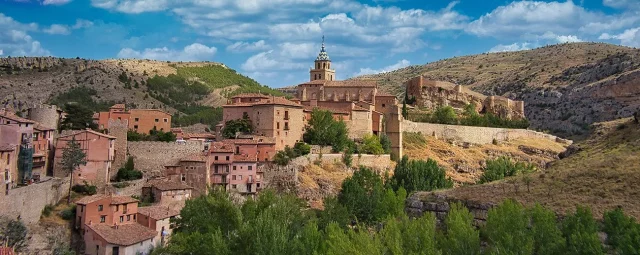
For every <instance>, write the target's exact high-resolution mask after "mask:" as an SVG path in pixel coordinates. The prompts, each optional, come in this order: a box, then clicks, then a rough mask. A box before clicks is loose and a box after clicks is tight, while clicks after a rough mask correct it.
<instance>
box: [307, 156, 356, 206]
mask: <svg viewBox="0 0 640 255" xmlns="http://www.w3.org/2000/svg"><path fill="white" fill-rule="evenodd" d="M352 173H353V172H352V171H351V170H350V169H349V168H347V167H346V166H345V165H344V164H342V163H334V164H322V165H321V166H317V165H314V164H309V165H308V166H306V167H304V170H302V171H300V172H299V174H298V187H297V190H298V196H299V197H300V198H302V199H305V200H306V201H307V202H308V203H309V206H311V207H312V208H318V209H322V208H323V204H322V201H323V199H324V198H325V197H329V196H335V195H337V194H338V192H339V191H340V187H341V185H342V181H344V179H346V178H347V177H349V176H351V174H352Z"/></svg>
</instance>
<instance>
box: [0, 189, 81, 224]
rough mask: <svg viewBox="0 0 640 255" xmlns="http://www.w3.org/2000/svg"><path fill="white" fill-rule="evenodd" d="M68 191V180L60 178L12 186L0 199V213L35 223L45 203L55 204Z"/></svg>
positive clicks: (28, 222)
mask: <svg viewBox="0 0 640 255" xmlns="http://www.w3.org/2000/svg"><path fill="white" fill-rule="evenodd" d="M68 191H69V180H68V179H60V178H51V179H48V180H46V181H43V182H40V183H36V184H31V185H29V186H24V187H18V188H14V189H12V190H10V191H9V194H8V195H6V196H4V198H3V199H2V200H0V215H2V216H6V217H9V218H11V219H16V218H18V217H20V219H22V221H23V222H25V223H26V224H32V223H36V222H38V220H40V214H41V213H42V209H44V207H45V206H46V205H49V204H57V203H58V202H59V201H60V200H61V199H62V198H63V197H65V196H66V195H67V192H68Z"/></svg>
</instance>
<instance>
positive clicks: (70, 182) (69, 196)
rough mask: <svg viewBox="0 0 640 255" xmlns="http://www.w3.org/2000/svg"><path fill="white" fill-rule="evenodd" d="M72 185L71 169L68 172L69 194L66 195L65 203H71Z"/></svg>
mask: <svg viewBox="0 0 640 255" xmlns="http://www.w3.org/2000/svg"><path fill="white" fill-rule="evenodd" d="M72 186H73V170H71V173H69V195H68V196H67V204H71V187H72Z"/></svg>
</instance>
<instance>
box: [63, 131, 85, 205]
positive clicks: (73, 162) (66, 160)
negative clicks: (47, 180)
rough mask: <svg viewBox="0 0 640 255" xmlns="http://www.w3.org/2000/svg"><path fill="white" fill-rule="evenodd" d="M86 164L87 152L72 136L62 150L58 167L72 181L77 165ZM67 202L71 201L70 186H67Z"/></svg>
mask: <svg viewBox="0 0 640 255" xmlns="http://www.w3.org/2000/svg"><path fill="white" fill-rule="evenodd" d="M86 164H87V154H86V153H85V152H84V150H82V148H81V147H80V144H79V143H78V142H77V141H76V137H75V136H73V137H72V138H71V141H69V142H68V143H67V147H66V148H64V149H63V150H62V160H61V161H60V167H61V168H62V171H64V172H65V173H67V174H69V176H70V180H69V182H70V183H73V175H74V174H73V171H75V170H76V169H78V167H80V166H81V165H86ZM85 185H86V183H85ZM67 203H71V187H69V195H68V197H67Z"/></svg>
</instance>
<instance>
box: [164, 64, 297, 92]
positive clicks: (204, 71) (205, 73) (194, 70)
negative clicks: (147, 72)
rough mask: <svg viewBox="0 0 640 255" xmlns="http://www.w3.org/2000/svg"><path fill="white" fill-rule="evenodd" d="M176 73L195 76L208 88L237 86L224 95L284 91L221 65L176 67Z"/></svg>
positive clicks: (188, 76)
mask: <svg viewBox="0 0 640 255" xmlns="http://www.w3.org/2000/svg"><path fill="white" fill-rule="evenodd" d="M176 69H177V70H178V75H179V76H181V77H184V78H190V77H197V78H198V79H199V80H200V81H202V82H203V83H204V84H205V85H206V86H207V87H208V88H210V89H217V88H226V87H229V86H234V85H235V86H238V87H239V88H238V89H235V90H233V91H231V92H228V93H226V94H225V95H224V96H226V97H230V96H233V95H237V94H241V93H261V94H268V95H274V96H285V94H284V93H282V92H280V91H278V90H275V89H272V88H269V87H268V86H262V85H260V84H259V83H258V82H256V81H255V80H253V79H251V78H249V77H246V76H244V75H242V74H239V73H237V72H236V71H235V70H233V69H230V68H226V67H223V66H221V65H209V66H202V67H177V68H176Z"/></svg>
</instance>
